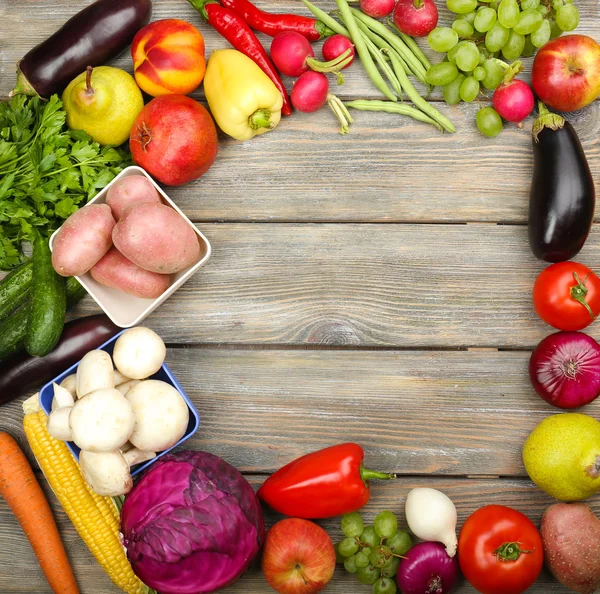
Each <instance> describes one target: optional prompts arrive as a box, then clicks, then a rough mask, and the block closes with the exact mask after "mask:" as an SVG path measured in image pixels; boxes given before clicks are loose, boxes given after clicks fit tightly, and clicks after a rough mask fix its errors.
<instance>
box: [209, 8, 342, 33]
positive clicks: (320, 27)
mask: <svg viewBox="0 0 600 594" xmlns="http://www.w3.org/2000/svg"><path fill="white" fill-rule="evenodd" d="M221 4H222V5H223V6H226V7H227V8H231V10H233V11H235V12H237V13H238V14H239V15H240V16H242V17H243V18H244V20H245V21H246V22H247V23H248V24H249V25H250V26H251V27H252V28H253V29H256V30H257V31H260V32H261V33H264V34H265V35H270V36H271V37H275V36H276V35H278V34H279V33H281V32H282V31H296V33H300V34H301V35H304V37H306V39H308V40H309V41H319V39H322V38H323V37H329V36H330V35H333V33H334V31H332V30H331V29H330V28H329V27H328V26H327V25H325V24H324V23H322V22H321V21H317V20H316V19H312V18H309V17H305V16H299V15H296V14H273V13H270V12H265V11H264V10H261V9H260V8H258V7H257V6H254V4H252V2H250V0H221Z"/></svg>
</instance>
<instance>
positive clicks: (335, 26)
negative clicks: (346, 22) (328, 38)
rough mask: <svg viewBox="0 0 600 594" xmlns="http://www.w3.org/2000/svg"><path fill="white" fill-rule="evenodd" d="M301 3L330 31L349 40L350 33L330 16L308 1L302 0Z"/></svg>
mask: <svg viewBox="0 0 600 594" xmlns="http://www.w3.org/2000/svg"><path fill="white" fill-rule="evenodd" d="M302 2H304V5H305V6H306V8H308V10H310V11H311V12H312V13H313V15H314V16H315V18H317V19H318V20H320V21H321V22H322V23H323V24H324V25H326V26H327V27H329V28H330V29H331V30H332V31H335V32H336V33H339V34H340V35H343V36H344V37H348V39H350V32H349V31H348V29H346V27H344V26H343V25H340V23H338V22H337V21H336V20H335V19H334V18H333V17H332V16H330V15H329V14H327V13H326V12H325V11H324V10H321V9H320V8H319V7H318V6H315V5H314V4H311V3H310V2H309V1H308V0H302Z"/></svg>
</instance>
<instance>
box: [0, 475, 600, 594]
mask: <svg viewBox="0 0 600 594" xmlns="http://www.w3.org/2000/svg"><path fill="white" fill-rule="evenodd" d="M249 479H250V481H251V483H252V484H253V485H254V486H255V487H257V486H258V485H260V484H261V483H262V480H263V479H264V477H260V476H254V477H249ZM43 484H44V486H45V481H43ZM419 486H430V487H434V488H438V489H441V490H443V491H444V492H445V493H447V494H448V496H450V497H451V498H452V500H453V501H454V502H455V504H456V507H457V509H458V513H459V525H460V524H462V522H463V521H464V520H465V518H466V517H468V515H469V514H471V513H472V512H473V511H475V510H476V509H477V508H479V507H480V506H481V505H483V504H489V503H498V504H501V505H509V506H512V507H515V508H516V509H519V510H520V511H522V512H523V513H526V514H527V515H528V516H529V517H530V518H531V519H532V520H533V521H534V522H535V523H536V524H538V525H539V521H540V518H541V514H542V513H543V510H544V509H545V508H546V507H547V506H548V505H550V504H551V503H552V502H551V501H550V499H549V498H547V497H546V496H544V495H543V494H541V493H540V492H539V491H538V490H536V489H534V488H533V487H532V485H531V484H530V483H529V482H528V481H519V480H506V479H502V480H466V479H465V480H455V479H452V480H448V479H439V478H427V479H420V480H415V479H406V480H405V479H403V480H402V481H396V483H394V484H388V485H385V484H379V485H377V486H376V487H374V488H373V496H372V499H371V502H370V503H369V504H368V505H367V506H366V507H365V510H364V516H365V519H366V520H367V521H372V520H373V517H374V515H375V514H376V513H377V512H378V511H381V510H382V509H391V510H392V511H394V512H395V513H398V514H399V518H400V522H401V525H402V526H405V525H406V524H405V521H404V517H403V512H402V510H403V506H404V498H405V497H406V494H407V493H408V491H409V490H410V489H412V488H414V487H419ZM46 492H47V493H48V489H47V488H46ZM48 497H49V499H50V501H51V503H52V506H53V509H54V512H55V516H56V518H57V521H58V525H59V528H60V531H61V536H62V538H63V542H64V543H65V546H66V548H67V551H68V553H69V557H70V560H71V564H72V566H73V568H74V571H75V574H76V577H77V580H78V583H79V586H80V592H81V594H117V592H120V590H118V589H117V588H116V587H115V586H113V584H112V583H111V582H110V580H109V579H108V578H107V576H106V575H105V574H104V572H103V571H102V569H101V568H100V566H99V565H98V564H97V563H96V561H95V560H94V558H93V557H92V555H91V554H90V552H89V551H88V550H87V548H86V546H85V545H84V544H83V542H82V541H81V540H80V539H79V537H78V535H77V534H76V532H75V530H74V528H73V527H72V525H71V523H70V521H69V520H68V518H67V517H66V515H65V514H64V512H63V511H62V509H60V508H59V506H58V504H57V503H56V500H55V499H54V496H53V495H51V494H50V493H48ZM591 504H592V506H593V508H594V510H595V512H596V513H599V512H600V502H599V501H598V499H594V500H593V501H592V502H591ZM265 517H266V520H267V525H271V524H272V523H273V522H274V521H277V520H278V519H280V517H279V516H278V515H276V514H274V513H272V512H270V511H266V516H265ZM321 524H322V525H323V526H324V527H325V528H326V529H327V530H328V532H329V533H330V535H331V536H332V538H333V539H334V540H337V539H338V538H340V531H339V528H338V520H337V519H332V520H327V521H324V522H321ZM0 541H1V542H2V543H4V545H5V546H3V547H1V548H0V590H1V591H2V592H3V594H25V593H27V594H48V592H49V588H48V585H47V583H46V582H45V580H44V577H43V575H42V573H41V571H40V569H39V566H38V564H37V561H36V559H35V557H34V555H33V553H32V551H31V549H30V547H29V545H28V543H27V541H26V539H25V537H24V536H23V534H22V532H21V529H20V527H19V526H18V524H17V522H16V520H15V518H14V516H13V515H12V514H11V513H10V511H9V510H8V509H7V506H6V504H4V502H2V503H0ZM21 576H23V577H24V578H25V579H23V578H22V577H21ZM225 591H226V592H231V593H232V594H234V593H236V594H264V593H265V592H270V591H271V590H270V589H269V588H268V586H267V584H266V582H265V580H264V577H263V576H262V574H261V572H260V570H259V568H258V562H255V563H254V565H253V567H252V568H251V569H250V570H249V571H248V572H247V573H246V574H245V575H244V576H243V577H242V578H241V580H240V581H239V582H238V583H237V584H235V585H234V586H232V587H231V588H228V589H227V590H225ZM368 591H369V590H368V589H367V587H361V588H360V590H359V589H358V588H357V586H356V581H355V579H354V578H353V577H352V576H350V575H348V574H347V573H346V572H344V571H343V570H342V569H341V568H338V569H336V573H335V576H334V579H333V581H332V582H331V583H330V584H329V585H328V587H327V592H330V593H331V594H347V593H348V592H365V593H367V592H368ZM455 592H456V593H457V594H467V593H468V594H474V593H475V590H474V589H473V588H471V587H470V586H469V585H468V584H465V583H464V582H463V583H461V585H460V587H458V588H457V589H456V590H455ZM528 592H531V593H532V594H535V593H539V594H542V593H544V594H546V593H548V592H552V593H555V594H566V593H567V592H568V590H567V589H566V588H564V587H562V586H560V584H558V583H557V582H556V581H554V579H553V578H552V577H551V576H549V575H548V574H547V573H545V572H544V573H543V574H542V575H541V576H540V579H539V580H538V582H537V584H536V585H535V586H534V587H533V588H531V589H530V590H528Z"/></svg>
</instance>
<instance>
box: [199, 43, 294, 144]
mask: <svg viewBox="0 0 600 594" xmlns="http://www.w3.org/2000/svg"><path fill="white" fill-rule="evenodd" d="M204 93H205V95H206V99H207V101H208V105H209V107H210V111H211V112H212V115H213V117H214V118H215V121H216V122H217V125H218V126H219V128H221V130H223V132H225V134H228V135H229V136H232V137H233V138H235V139H236V140H250V138H252V137H253V136H256V135H258V134H264V133H265V132H269V130H273V128H275V127H276V126H277V124H279V120H280V119H281V107H282V106H283V98H282V97H281V93H280V92H279V90H278V89H277V87H276V86H275V85H274V84H273V82H272V81H271V79H270V78H269V77H268V76H267V75H266V74H265V73H264V72H263V71H262V70H261V69H260V67H259V66H258V65H257V64H255V63H254V62H253V61H252V60H251V59H250V58H248V57H247V56H245V55H244V54H242V53H241V52H238V51H237V50H234V49H224V50H216V51H214V52H212V54H211V55H210V58H209V60H208V65H207V67H206V74H205V76H204Z"/></svg>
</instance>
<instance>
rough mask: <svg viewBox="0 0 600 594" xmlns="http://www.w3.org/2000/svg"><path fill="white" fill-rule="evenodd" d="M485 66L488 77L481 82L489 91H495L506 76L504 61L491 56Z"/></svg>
mask: <svg viewBox="0 0 600 594" xmlns="http://www.w3.org/2000/svg"><path fill="white" fill-rule="evenodd" d="M483 67H484V68H485V72H486V77H485V78H484V79H483V81H481V82H482V84H483V86H484V87H485V88H486V89H487V90H488V91H493V90H494V89H495V88H497V87H498V86H499V85H500V83H501V82H502V79H503V78H504V68H503V67H502V63H501V62H500V60H497V59H496V58H490V59H489V60H486V61H485V64H484V65H483Z"/></svg>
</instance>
